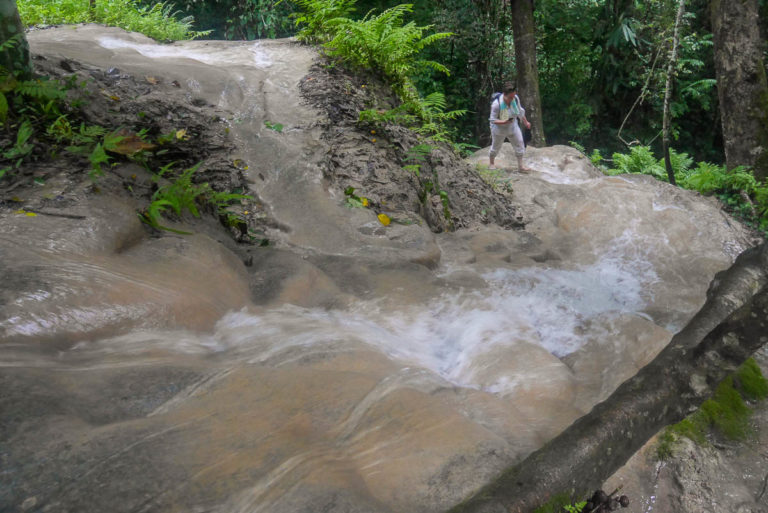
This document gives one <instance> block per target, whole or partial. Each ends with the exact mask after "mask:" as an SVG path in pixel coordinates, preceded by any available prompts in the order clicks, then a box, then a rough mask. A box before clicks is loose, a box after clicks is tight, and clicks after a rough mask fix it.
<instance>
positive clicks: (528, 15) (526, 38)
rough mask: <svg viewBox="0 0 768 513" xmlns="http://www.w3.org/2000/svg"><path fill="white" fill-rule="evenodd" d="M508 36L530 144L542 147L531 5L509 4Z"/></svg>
mask: <svg viewBox="0 0 768 513" xmlns="http://www.w3.org/2000/svg"><path fill="white" fill-rule="evenodd" d="M510 7H511V10H512V32H513V37H514V41H515V64H516V67H517V86H518V89H519V94H520V97H521V99H522V100H523V107H525V109H526V117H527V118H528V121H530V122H531V132H532V136H533V137H532V141H531V142H532V143H533V145H534V146H544V145H546V139H545V137H544V122H543V121H542V119H541V95H540V93H539V68H538V66H537V65H536V37H535V35H534V21H533V1H532V0H511V2H510Z"/></svg>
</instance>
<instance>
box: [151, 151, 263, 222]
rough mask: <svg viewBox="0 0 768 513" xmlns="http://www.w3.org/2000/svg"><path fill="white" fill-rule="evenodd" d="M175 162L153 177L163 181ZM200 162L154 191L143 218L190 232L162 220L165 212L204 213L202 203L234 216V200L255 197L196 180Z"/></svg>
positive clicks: (223, 215) (194, 214) (180, 213)
mask: <svg viewBox="0 0 768 513" xmlns="http://www.w3.org/2000/svg"><path fill="white" fill-rule="evenodd" d="M174 164H175V163H173V162H171V163H170V164H167V165H165V166H163V167H162V168H161V169H160V170H159V171H158V173H157V174H156V175H155V176H154V177H153V179H154V180H155V181H158V182H159V181H160V180H162V179H163V178H165V176H166V175H169V174H172V173H173V166H174ZM200 165H201V164H197V165H195V166H193V167H191V168H188V169H185V170H184V171H182V172H181V173H180V174H179V175H178V176H176V177H175V178H174V179H173V180H170V181H169V182H168V183H166V184H165V185H163V186H161V187H159V188H158V189H157V191H155V193H154V194H153V195H152V202H151V203H150V204H149V205H148V206H147V207H146V208H145V209H144V210H143V211H141V212H139V218H140V219H141V220H142V221H143V222H145V223H146V224H148V225H149V226H152V227H153V228H156V229H158V230H166V231H170V232H174V233H179V234H184V235H188V232H183V231H180V230H176V229H173V228H169V227H167V226H164V225H163V224H162V218H163V216H164V215H166V214H167V213H170V212H172V213H174V214H175V215H176V216H179V217H180V216H182V215H183V214H184V213H185V212H189V213H190V214H192V215H193V216H194V217H200V210H199V208H198V204H202V205H208V206H210V207H212V208H213V209H214V210H215V211H216V213H217V214H218V215H220V216H222V217H224V218H225V219H231V216H233V215H235V216H236V214H234V213H233V212H229V211H228V210H227V209H228V207H229V206H230V205H231V204H232V202H234V201H238V200H244V199H247V200H251V199H253V198H252V197H251V196H248V195H244V194H239V193H231V192H221V191H214V190H213V189H212V188H211V186H210V185H209V184H208V183H202V184H197V183H195V182H194V176H195V173H197V171H198V169H200Z"/></svg>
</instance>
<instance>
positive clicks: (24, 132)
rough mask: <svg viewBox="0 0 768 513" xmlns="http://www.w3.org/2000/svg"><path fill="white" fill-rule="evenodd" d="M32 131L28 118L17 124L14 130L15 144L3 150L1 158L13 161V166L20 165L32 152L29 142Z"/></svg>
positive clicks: (32, 146) (32, 147)
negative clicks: (17, 128)
mask: <svg viewBox="0 0 768 513" xmlns="http://www.w3.org/2000/svg"><path fill="white" fill-rule="evenodd" d="M33 133H34V129H33V128H32V123H30V122H29V120H24V121H23V122H22V123H21V126H19V130H18V132H16V144H14V145H13V146H11V148H10V149H9V150H7V151H4V152H3V158H6V159H8V160H13V161H15V166H16V167H17V168H18V167H20V166H21V163H22V161H23V160H24V158H25V157H26V156H28V155H29V154H30V153H32V150H33V149H34V145H32V144H30V143H29V139H30V137H32V134H33Z"/></svg>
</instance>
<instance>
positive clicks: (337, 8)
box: [294, 0, 357, 43]
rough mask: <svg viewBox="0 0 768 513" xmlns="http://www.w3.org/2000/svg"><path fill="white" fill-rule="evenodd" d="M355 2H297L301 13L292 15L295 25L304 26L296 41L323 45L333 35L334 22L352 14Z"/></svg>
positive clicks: (349, 0)
mask: <svg viewBox="0 0 768 513" xmlns="http://www.w3.org/2000/svg"><path fill="white" fill-rule="evenodd" d="M356 1H357V0H297V3H298V4H299V6H300V7H301V8H302V10H303V12H302V13H297V14H294V18H295V23H296V25H304V28H302V29H301V30H300V31H299V33H298V34H296V39H298V40H299V41H305V42H307V43H324V42H327V41H330V40H331V39H333V37H334V35H335V25H336V23H335V21H334V20H338V19H340V18H346V17H347V16H349V15H350V14H352V13H353V12H354V11H355V9H354V5H355V2H356Z"/></svg>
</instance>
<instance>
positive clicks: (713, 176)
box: [680, 162, 726, 194]
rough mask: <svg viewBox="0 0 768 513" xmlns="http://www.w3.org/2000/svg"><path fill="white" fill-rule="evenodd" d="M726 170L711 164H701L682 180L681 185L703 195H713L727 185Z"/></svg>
mask: <svg viewBox="0 0 768 513" xmlns="http://www.w3.org/2000/svg"><path fill="white" fill-rule="evenodd" d="M725 178H726V175H725V169H724V168H723V167H722V166H718V165H716V164H711V163H709V162H699V164H698V166H697V167H696V169H694V170H693V171H692V172H691V173H690V174H689V175H688V176H686V177H685V178H684V180H681V182H680V185H681V186H682V187H685V188H686V189H693V190H695V191H698V192H700V193H702V194H712V193H713V192H715V191H718V190H720V189H722V188H723V186H724V184H725Z"/></svg>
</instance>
